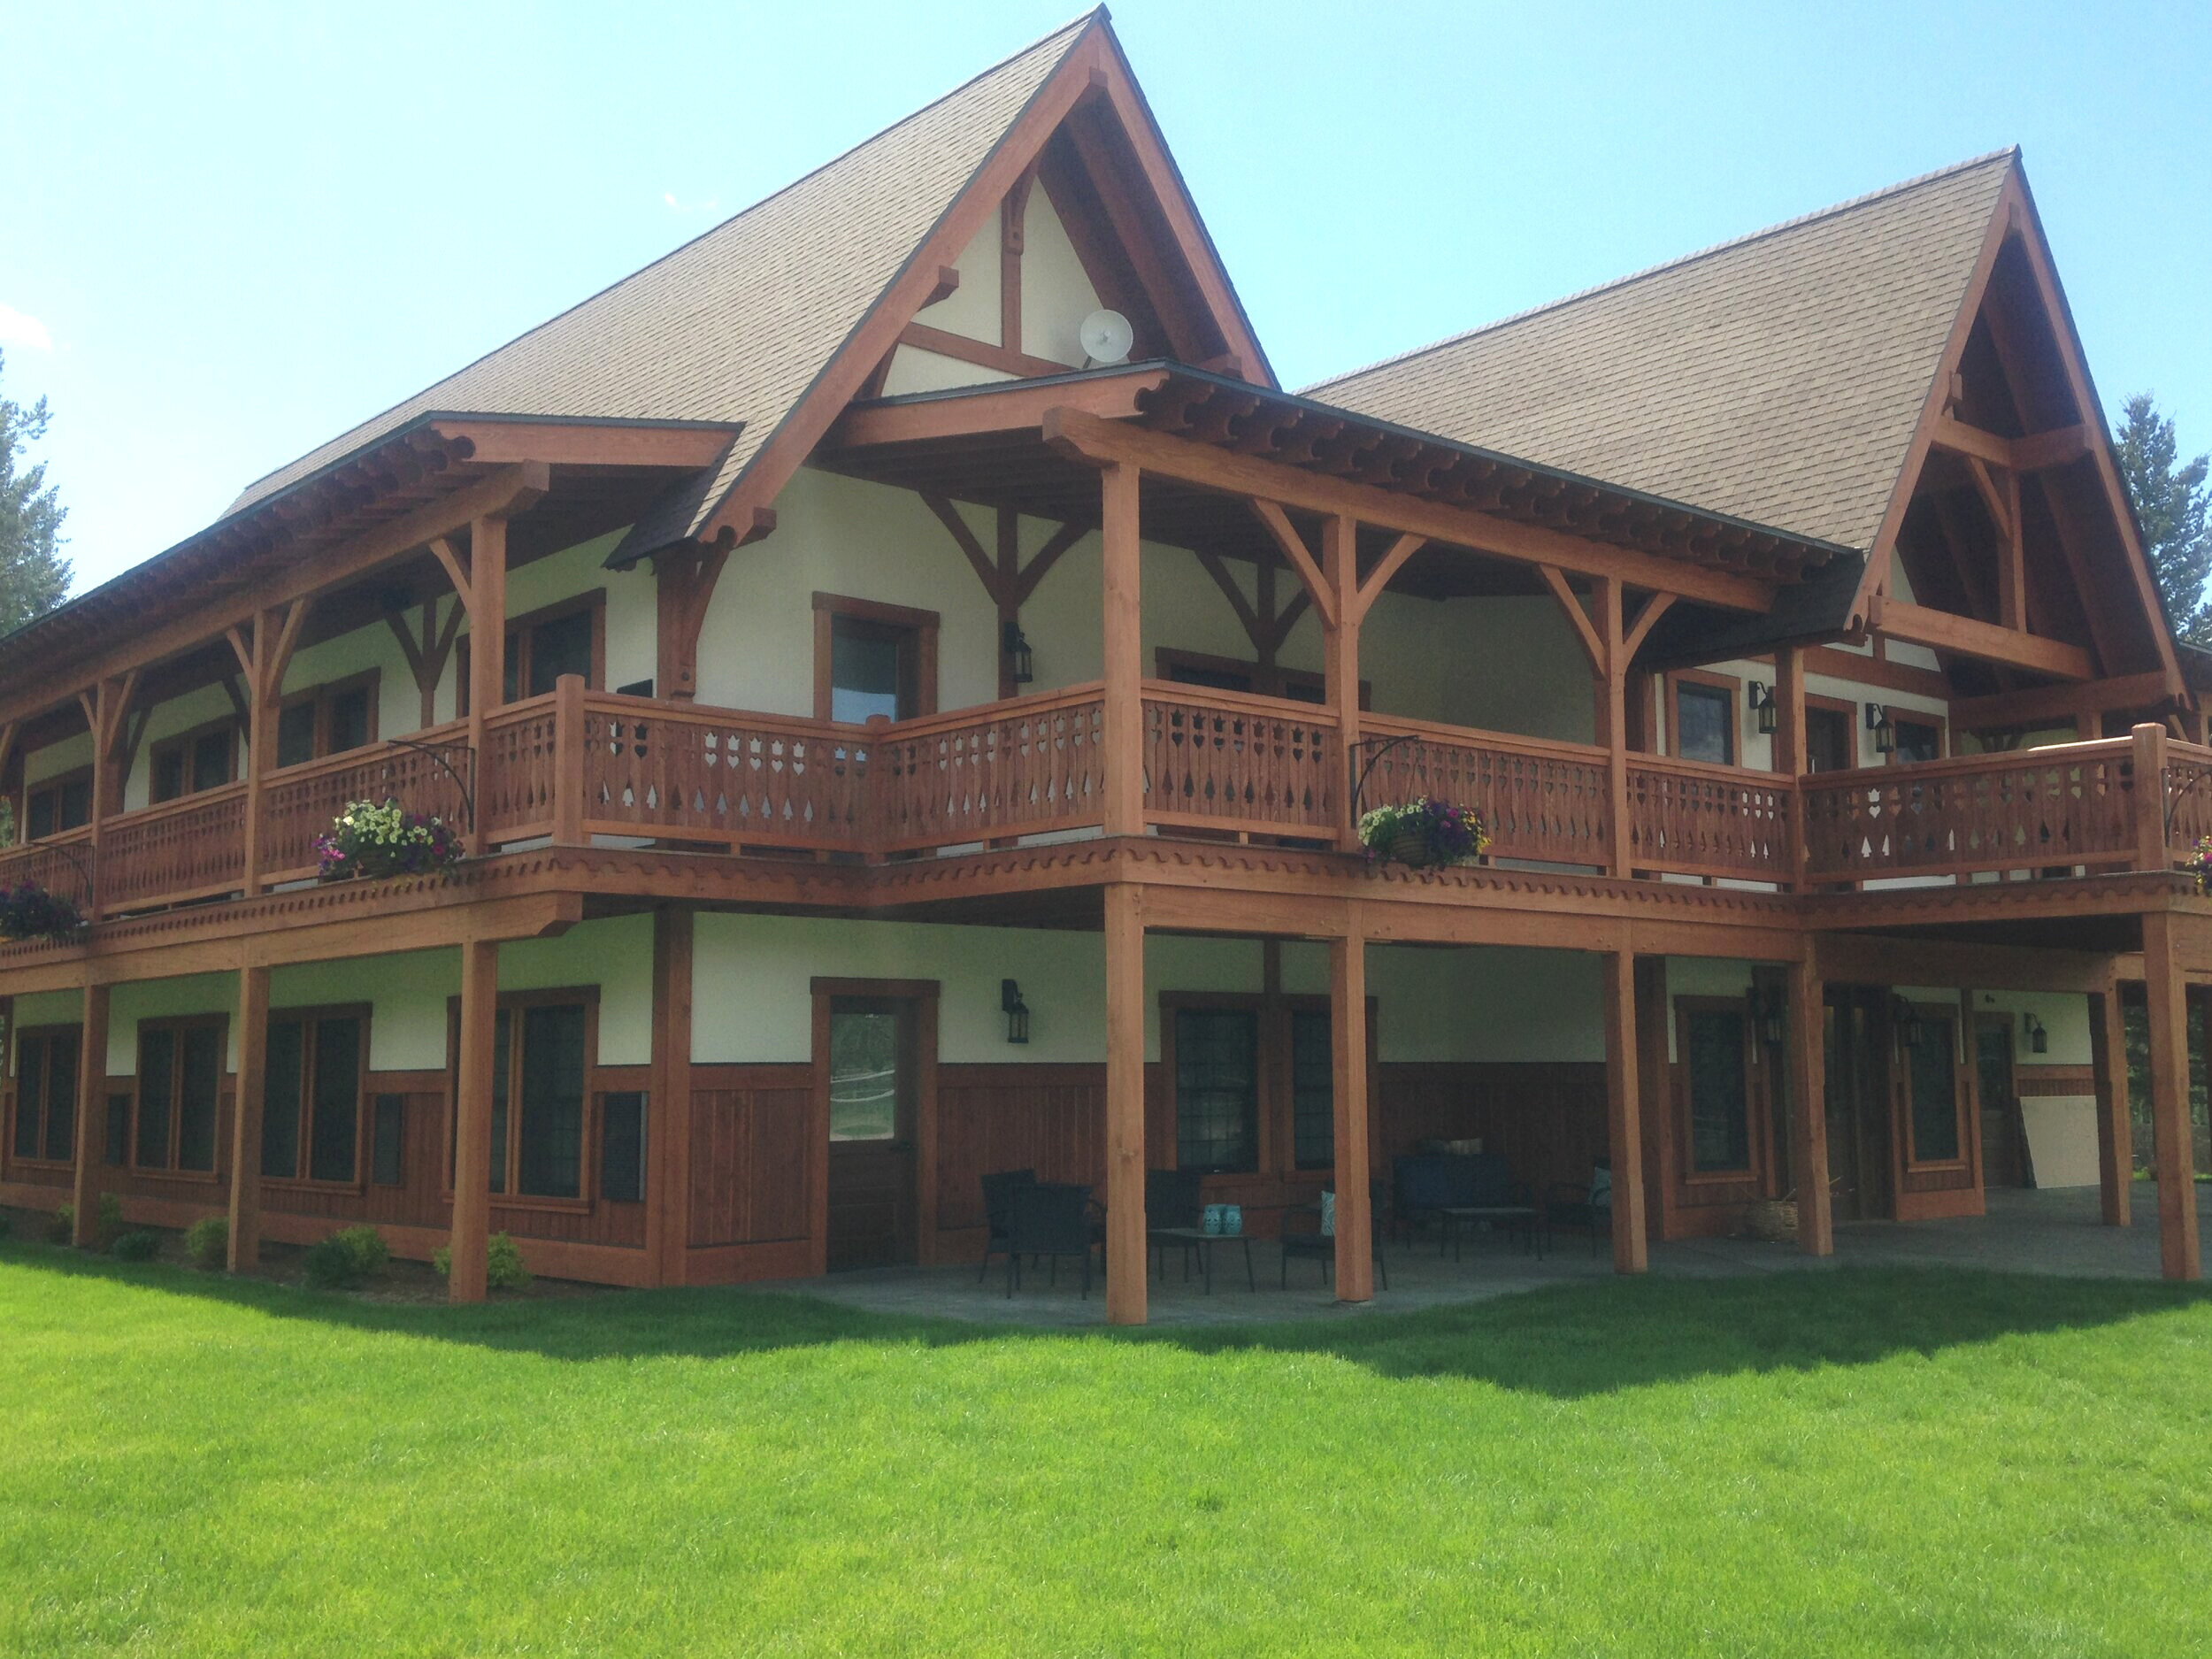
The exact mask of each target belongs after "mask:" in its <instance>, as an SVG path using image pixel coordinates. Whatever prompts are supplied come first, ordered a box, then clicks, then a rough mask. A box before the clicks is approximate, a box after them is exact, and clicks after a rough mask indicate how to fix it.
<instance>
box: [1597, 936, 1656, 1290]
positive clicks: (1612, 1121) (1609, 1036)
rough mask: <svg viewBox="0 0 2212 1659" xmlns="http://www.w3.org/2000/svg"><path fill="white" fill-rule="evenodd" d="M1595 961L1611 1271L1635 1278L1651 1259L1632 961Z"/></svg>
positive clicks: (1622, 956) (1620, 953) (1625, 954)
mask: <svg viewBox="0 0 2212 1659" xmlns="http://www.w3.org/2000/svg"><path fill="white" fill-rule="evenodd" d="M1624 942H1625V941H1624ZM1600 959H1601V961H1602V962H1603V963H1604V964H1605V1120H1606V1131H1607V1137H1608V1139H1609V1141H1610V1142H1611V1146H1612V1153H1613V1270H1614V1271H1616V1272H1620V1273H1640V1272H1642V1271H1644V1270H1645V1268H1646V1267H1647V1266H1648V1265H1649V1264H1650V1256H1649V1247H1648V1244H1647V1240H1646V1239H1645V1236H1644V1140H1643V1134H1644V1132H1643V1123H1642V1119H1641V1109H1642V1101H1641V1098H1640V1095H1639V1094H1638V1086H1637V1078H1636V1072H1637V1067H1636V1057H1637V1056H1636V958H1635V956H1634V955H1633V953H1632V952H1631V951H1629V950H1628V949H1619V950H1609V951H1606V952H1604V953H1603V955H1602V956H1601V958H1600Z"/></svg>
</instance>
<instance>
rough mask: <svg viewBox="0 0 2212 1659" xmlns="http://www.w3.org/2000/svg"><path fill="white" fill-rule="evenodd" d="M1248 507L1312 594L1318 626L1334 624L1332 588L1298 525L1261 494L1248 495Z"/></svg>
mask: <svg viewBox="0 0 2212 1659" xmlns="http://www.w3.org/2000/svg"><path fill="white" fill-rule="evenodd" d="M1252 511H1253V514H1254V516H1255V517H1256V518H1258V519H1259V521H1260V523H1261V525H1262V526H1263V527H1264V528H1265V529H1266V531H1267V534H1269V536H1270V537H1271V538H1272V539H1273V541H1274V542H1275V545H1276V547H1277V548H1278V549H1279V550H1280V551H1281V553H1282V556H1283V557H1284V559H1285V560H1286V561H1287V562H1288V564H1289V565H1290V567H1291V569H1292V570H1294V571H1295V572H1297V573H1298V580H1299V581H1300V582H1301V583H1302V584H1303V585H1304V587H1305V590H1306V591H1307V592H1308V593H1309V594H1310V595H1313V608H1314V609H1315V610H1316V611H1318V612H1319V613H1320V615H1321V626H1323V627H1325V628H1333V627H1334V626H1336V619H1337V603H1336V589H1335V588H1334V587H1333V585H1332V584H1331V583H1330V581H1329V580H1328V578H1327V577H1325V575H1323V574H1322V572H1321V567H1320V566H1319V565H1317V564H1315V563H1314V558H1313V553H1312V551H1311V549H1309V548H1308V547H1307V546H1306V539H1305V537H1303V536H1302V535H1300V534H1298V527H1297V526H1295V525H1294V524H1292V523H1291V521H1290V517H1289V515H1288V514H1286V512H1284V511H1283V510H1282V509H1281V508H1280V507H1279V506H1278V505H1277V504H1276V503H1273V502H1271V501H1269V500H1267V499H1266V498H1265V497H1264V496H1259V495H1255V496H1253V497H1252Z"/></svg>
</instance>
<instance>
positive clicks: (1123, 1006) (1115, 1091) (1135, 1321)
mask: <svg viewBox="0 0 2212 1659" xmlns="http://www.w3.org/2000/svg"><path fill="white" fill-rule="evenodd" d="M1143 902H1144V889H1143V888H1141V887H1138V886H1136V885H1135V884H1133V883H1131V882H1119V881H1118V882H1114V883H1112V884H1110V885H1109V886H1108V887H1107V888H1106V894H1105V905H1106V1317H1107V1319H1108V1320H1109V1322H1110V1323H1112V1324H1114V1325H1142V1324H1143V1323H1144V1322H1145V1317H1146V1291H1147V1286H1146V1284H1145V1245H1144V1168H1145V1163H1144V1002H1145V988H1144V910H1143Z"/></svg>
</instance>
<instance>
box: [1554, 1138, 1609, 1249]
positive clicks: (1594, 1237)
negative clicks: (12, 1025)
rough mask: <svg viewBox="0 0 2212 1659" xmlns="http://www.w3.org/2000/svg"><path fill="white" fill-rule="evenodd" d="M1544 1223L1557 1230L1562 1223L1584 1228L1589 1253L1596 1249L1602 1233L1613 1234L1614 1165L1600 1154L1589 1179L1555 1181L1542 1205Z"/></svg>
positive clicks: (1582, 1229) (1579, 1229) (1574, 1227)
mask: <svg viewBox="0 0 2212 1659" xmlns="http://www.w3.org/2000/svg"><path fill="white" fill-rule="evenodd" d="M1544 1225H1545V1226H1546V1227H1547V1228H1548V1230H1550V1231H1552V1232H1555V1233H1556V1232H1557V1231H1558V1230H1559V1229H1560V1228H1562V1227H1569V1228H1573V1229H1576V1230H1578V1231H1584V1232H1587V1233H1589V1235H1590V1254H1591V1255H1593V1256H1595V1255H1596V1254H1597V1253H1598V1239H1599V1236H1600V1235H1601V1234H1602V1235H1603V1236H1604V1237H1606V1238H1608V1239H1609V1238H1611V1237H1612V1236H1613V1165H1612V1164H1611V1162H1610V1161H1609V1160H1608V1159H1605V1158H1600V1159H1599V1160H1598V1161H1597V1165H1596V1167H1595V1168H1594V1169H1593V1170H1592V1171H1591V1172H1590V1179H1589V1181H1588V1183H1587V1184H1583V1183H1580V1182H1576V1181H1554V1182H1553V1183H1552V1184H1551V1197H1550V1199H1549V1201H1548V1202H1546V1204H1545V1206H1544Z"/></svg>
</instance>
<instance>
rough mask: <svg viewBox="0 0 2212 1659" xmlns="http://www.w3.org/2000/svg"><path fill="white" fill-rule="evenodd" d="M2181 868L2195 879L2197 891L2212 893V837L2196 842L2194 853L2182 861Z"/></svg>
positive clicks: (2208, 836)
mask: <svg viewBox="0 0 2212 1659" xmlns="http://www.w3.org/2000/svg"><path fill="white" fill-rule="evenodd" d="M2181 867H2182V868H2183V869H2184V870H2186V871H2187V872H2189V873H2190V874H2192V875H2193V876H2194V877H2196V879H2197V891H2198V892H2200V893H2212V835H2207V836H2205V837H2203V838H2202V839H2201V840H2200V841H2198V842H2197V849H2196V851H2194V852H2193V853H2191V854H2190V855H2189V856H2188V857H2186V858H2185V859H2184V860H2182V864H2181Z"/></svg>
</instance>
